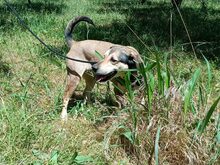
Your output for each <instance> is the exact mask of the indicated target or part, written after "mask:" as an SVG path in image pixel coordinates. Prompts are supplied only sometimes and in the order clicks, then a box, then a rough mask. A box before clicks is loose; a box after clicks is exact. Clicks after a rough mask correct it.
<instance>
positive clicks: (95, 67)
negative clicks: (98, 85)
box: [92, 64, 98, 72]
mask: <svg viewBox="0 0 220 165" xmlns="http://www.w3.org/2000/svg"><path fill="white" fill-rule="evenodd" d="M92 70H93V71H94V72H96V71H97V70H98V66H97V64H94V65H92Z"/></svg>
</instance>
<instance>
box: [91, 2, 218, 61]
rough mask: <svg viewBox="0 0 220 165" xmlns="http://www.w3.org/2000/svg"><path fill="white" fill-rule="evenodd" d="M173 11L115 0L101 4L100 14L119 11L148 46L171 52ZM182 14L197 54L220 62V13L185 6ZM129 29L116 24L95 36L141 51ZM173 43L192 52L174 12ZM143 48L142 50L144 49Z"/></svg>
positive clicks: (158, 5)
mask: <svg viewBox="0 0 220 165" xmlns="http://www.w3.org/2000/svg"><path fill="white" fill-rule="evenodd" d="M170 11H171V6H170V4H169V3H165V2H164V3H155V2H151V3H146V4H144V5H134V4H132V2H131V1H113V2H105V3H102V6H101V7H100V9H99V12H103V13H106V12H109V13H110V12H119V13H121V14H124V15H125V16H126V24H127V25H129V26H130V27H131V28H132V29H133V30H134V31H135V32H136V33H137V34H138V36H139V37H140V38H141V39H142V40H143V41H144V42H145V43H146V44H147V45H149V46H153V47H157V48H159V49H168V47H169V46H170ZM181 13H182V15H183V19H184V21H185V23H186V25H187V29H188V31H189V34H190V36H191V39H192V41H193V42H194V46H195V48H196V51H197V52H198V53H199V54H201V52H202V53H203V54H204V55H205V56H206V57H207V58H209V59H212V60H214V61H216V62H219V60H220V58H219V57H217V56H218V55H219V53H220V33H219V29H220V11H219V10H214V9H209V8H206V9H205V11H204V10H203V9H196V8H189V7H184V6H183V7H182V9H181ZM128 31H129V29H128V27H127V26H126V25H125V24H123V23H119V22H117V21H115V22H113V23H112V24H111V25H106V26H104V27H102V29H100V28H99V27H97V32H95V33H94V34H93V35H98V36H100V35H101V37H100V38H105V36H106V34H97V33H98V32H99V33H100V32H101V33H102V32H104V33H107V35H108V34H109V37H111V38H112V39H110V41H114V42H116V43H122V44H123V43H125V44H129V43H132V42H133V43H132V44H133V45H134V46H135V47H137V48H139V49H140V48H141V47H142V45H140V44H141V43H140V42H139V41H138V40H137V39H136V42H134V41H131V40H132V39H134V38H132V37H131V34H132V33H130V34H128ZM173 40H174V42H175V43H179V44H180V46H182V47H183V48H184V49H185V50H187V51H191V48H190V44H189V40H188V37H187V35H186V31H185V29H184V26H183V23H182V21H181V19H180V16H179V14H178V13H175V12H173ZM142 49H143V48H142Z"/></svg>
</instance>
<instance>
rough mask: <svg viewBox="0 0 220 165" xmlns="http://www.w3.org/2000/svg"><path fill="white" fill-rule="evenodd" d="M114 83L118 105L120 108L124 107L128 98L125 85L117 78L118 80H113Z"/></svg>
mask: <svg viewBox="0 0 220 165" xmlns="http://www.w3.org/2000/svg"><path fill="white" fill-rule="evenodd" d="M113 84H114V93H115V97H116V105H117V106H118V107H119V108H122V107H124V106H125V105H126V104H127V102H126V99H125V98H124V93H125V87H124V86H123V85H121V83H119V82H118V81H117V80H116V81H115V80H113Z"/></svg>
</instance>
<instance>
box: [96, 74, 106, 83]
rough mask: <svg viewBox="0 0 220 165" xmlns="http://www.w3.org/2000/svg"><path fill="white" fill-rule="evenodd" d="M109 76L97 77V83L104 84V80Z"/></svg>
mask: <svg viewBox="0 0 220 165" xmlns="http://www.w3.org/2000/svg"><path fill="white" fill-rule="evenodd" d="M106 77H107V76H103V75H98V76H96V81H97V82H103V80H105V78H106Z"/></svg>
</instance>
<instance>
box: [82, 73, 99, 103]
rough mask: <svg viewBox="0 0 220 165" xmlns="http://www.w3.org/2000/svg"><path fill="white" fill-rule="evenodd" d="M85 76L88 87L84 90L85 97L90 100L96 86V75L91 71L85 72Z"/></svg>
mask: <svg viewBox="0 0 220 165" xmlns="http://www.w3.org/2000/svg"><path fill="white" fill-rule="evenodd" d="M83 78H84V79H85V82H86V87H85V89H84V91H83V97H84V99H85V101H87V102H90V101H91V91H92V89H93V88H94V85H95V82H96V81H95V78H94V76H93V75H91V74H89V73H85V74H84V75H83Z"/></svg>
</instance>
